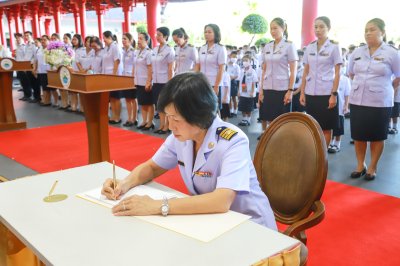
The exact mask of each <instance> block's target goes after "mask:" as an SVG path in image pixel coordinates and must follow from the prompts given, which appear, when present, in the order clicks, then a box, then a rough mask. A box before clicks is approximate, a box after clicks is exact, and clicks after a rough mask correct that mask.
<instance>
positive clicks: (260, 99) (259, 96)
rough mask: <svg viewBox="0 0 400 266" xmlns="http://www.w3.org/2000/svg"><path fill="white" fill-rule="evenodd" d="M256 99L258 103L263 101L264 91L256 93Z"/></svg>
mask: <svg viewBox="0 0 400 266" xmlns="http://www.w3.org/2000/svg"><path fill="white" fill-rule="evenodd" d="M258 101H259V102H260V103H262V102H263V101H264V93H262V92H261V93H259V94H258Z"/></svg>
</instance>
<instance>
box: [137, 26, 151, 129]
mask: <svg viewBox="0 0 400 266" xmlns="http://www.w3.org/2000/svg"><path fill="white" fill-rule="evenodd" d="M149 47H150V48H149ZM151 47H152V46H151V39H150V36H149V35H148V34H147V33H145V32H141V33H139V34H138V49H137V50H136V51H135V57H134V58H135V60H134V62H133V76H134V80H135V86H136V95H137V100H138V104H139V105H140V106H142V123H141V124H140V125H139V126H138V127H137V128H138V129H142V130H149V129H151V128H154V124H153V116H154V104H153V97H152V93H151V89H152V88H151V86H152V76H153V69H152V65H151V53H152V50H151Z"/></svg>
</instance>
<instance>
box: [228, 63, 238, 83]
mask: <svg viewBox="0 0 400 266" xmlns="http://www.w3.org/2000/svg"><path fill="white" fill-rule="evenodd" d="M227 66H228V68H227V71H228V73H229V75H230V76H231V77H236V79H235V80H239V76H240V66H239V65H238V64H236V63H234V64H228V65H227Z"/></svg>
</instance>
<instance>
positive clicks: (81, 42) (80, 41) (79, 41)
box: [72, 33, 83, 48]
mask: <svg viewBox="0 0 400 266" xmlns="http://www.w3.org/2000/svg"><path fill="white" fill-rule="evenodd" d="M72 38H76V39H77V40H78V46H77V47H75V46H74V48H81V47H83V41H82V35H80V34H78V33H77V34H74V36H73V37H72ZM72 46H73V45H72Z"/></svg>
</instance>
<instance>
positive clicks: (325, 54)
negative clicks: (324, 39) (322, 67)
mask: <svg viewBox="0 0 400 266" xmlns="http://www.w3.org/2000/svg"><path fill="white" fill-rule="evenodd" d="M319 55H320V56H328V55H329V54H328V53H320V54H319Z"/></svg>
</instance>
